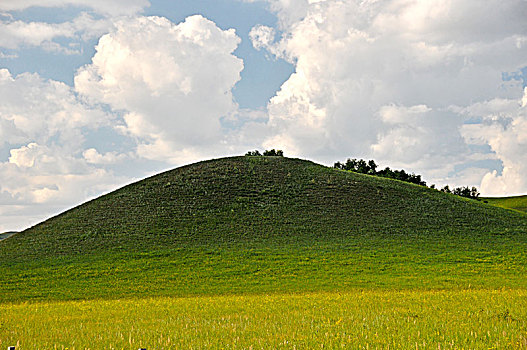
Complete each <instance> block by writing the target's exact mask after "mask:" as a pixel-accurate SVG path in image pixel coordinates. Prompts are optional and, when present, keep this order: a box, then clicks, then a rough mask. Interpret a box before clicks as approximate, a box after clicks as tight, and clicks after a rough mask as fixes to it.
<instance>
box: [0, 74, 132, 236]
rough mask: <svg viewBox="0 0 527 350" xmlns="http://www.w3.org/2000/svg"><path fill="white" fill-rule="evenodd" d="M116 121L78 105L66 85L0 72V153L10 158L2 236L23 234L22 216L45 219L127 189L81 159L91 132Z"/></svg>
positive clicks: (3, 177) (1, 176)
mask: <svg viewBox="0 0 527 350" xmlns="http://www.w3.org/2000/svg"><path fill="white" fill-rule="evenodd" d="M114 118H115V117H114V116H111V115H109V114H107V113H105V112H103V111H101V110H100V109H98V108H95V107H92V106H89V105H86V104H85V103H83V102H81V101H79V100H78V99H77V97H76V94H75V92H74V91H73V90H72V88H71V87H69V86H67V85H66V84H63V83H60V82H56V81H48V80H45V79H42V78H41V77H40V76H39V75H37V74H29V73H25V74H21V75H19V76H12V75H11V73H10V72H9V71H8V70H6V69H0V140H1V141H0V142H1V143H0V150H1V151H2V152H1V153H2V154H5V153H7V154H8V156H7V157H6V158H4V159H0V193H1V196H2V204H1V205H0V213H1V215H2V223H1V225H0V230H2V229H13V228H15V229H19V228H23V227H24V226H27V225H28V222H27V220H28V219H27V218H26V219H24V220H22V221H19V222H17V220H19V219H20V217H21V216H27V217H30V218H31V219H29V220H34V219H35V220H36V219H37V218H38V219H43V218H45V217H46V216H49V215H50V214H52V213H55V211H56V210H57V208H61V209H64V208H65V207H68V206H71V205H73V204H75V203H78V202H80V201H82V200H85V199H86V198H90V197H91V196H94V195H97V194H100V193H102V192H104V191H107V190H108V189H111V188H114V187H115V186H117V184H119V183H123V182H124V181H125V180H126V179H123V178H122V177H121V178H120V177H118V176H115V175H114V174H113V173H112V172H111V171H110V170H108V169H104V168H102V167H99V166H97V165H96V164H92V163H91V162H90V161H89V160H87V159H85V157H84V154H83V151H84V149H85V148H86V147H85V143H86V141H87V134H88V132H89V131H90V130H97V129H98V128H101V127H107V126H111V125H112V124H113V123H114ZM91 153H92V158H94V159H96V157H93V152H91ZM112 156H113V157H115V158H119V157H122V156H119V155H117V154H112ZM101 157H102V160H106V161H108V160H110V159H109V158H111V156H109V155H104V156H101ZM92 160H93V159H92ZM39 204H45V207H39ZM43 208H45V209H43ZM22 213H24V214H22ZM35 213H38V215H37V214H35ZM31 223H35V221H31Z"/></svg>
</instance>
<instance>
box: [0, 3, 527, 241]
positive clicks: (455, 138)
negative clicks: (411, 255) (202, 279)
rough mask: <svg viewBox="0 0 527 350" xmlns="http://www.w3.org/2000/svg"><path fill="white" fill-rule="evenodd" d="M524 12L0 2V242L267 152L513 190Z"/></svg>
mask: <svg viewBox="0 0 527 350" xmlns="http://www.w3.org/2000/svg"><path fill="white" fill-rule="evenodd" d="M526 14H527V3H526V2H525V1H524V0H506V1H497V0H489V1H486V2H485V3H481V2H480V1H476V0H459V1H456V2H451V1H447V0H431V1H418V0H409V1H400V0H380V1H359V0H350V1H340V0H215V1H211V0H199V1H186V0H180V1H159V0H150V1H149V0H90V1H88V0H48V1H46V2H45V7H43V4H42V2H40V1H36V0H4V1H2V2H0V99H1V101H0V140H1V142H0V218H1V220H0V231H5V230H20V229H24V228H26V227H28V226H30V225H33V224H35V223H37V222H39V221H41V220H43V219H45V218H47V217H49V216H51V215H54V214H56V213H59V212H61V211H63V210H65V209H67V208H70V207H72V206H74V205H76V204H79V203H82V202H83V201H85V200H87V199H90V198H94V197H97V196H99V195H101V194H103V193H106V192H108V191H111V190H113V189H115V188H118V187H120V186H122V185H124V184H126V183H130V182H132V181H135V180H137V179H140V178H142V177H144V176H147V175H151V174H154V173H156V172H159V171H161V170H164V169H169V168H173V167H176V166H180V165H183V164H188V163H192V162H196V161H200V160H203V159H209V158H212V157H221V156H228V155H236V154H243V153H245V152H246V151H247V150H251V149H260V150H263V149H266V148H280V149H283V150H284V151H285V154H286V156H294V157H302V158H308V159H311V160H314V161H317V162H320V163H323V164H327V165H331V164H332V163H333V162H335V161H337V160H345V159H346V158H348V157H357V158H359V157H361V158H371V159H375V160H376V161H377V162H378V163H380V165H381V166H382V167H384V166H390V167H392V168H404V169H406V170H408V171H412V172H416V173H419V174H422V175H423V177H424V179H425V180H427V181H428V183H435V184H437V185H438V186H442V185H445V184H449V185H450V186H461V185H469V186H477V187H478V188H480V190H481V192H482V193H483V194H485V195H494V196H498V195H515V194H525V193H527V177H526V176H525V174H527V152H526V151H527V111H526V109H527V90H526V89H525V86H526V85H527V84H526V80H527V79H526V75H527V22H526V21H525V16H526Z"/></svg>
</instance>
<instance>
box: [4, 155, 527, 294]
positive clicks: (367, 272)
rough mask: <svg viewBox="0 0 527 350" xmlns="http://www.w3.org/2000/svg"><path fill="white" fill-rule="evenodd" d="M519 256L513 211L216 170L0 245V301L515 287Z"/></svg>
mask: <svg viewBox="0 0 527 350" xmlns="http://www.w3.org/2000/svg"><path fill="white" fill-rule="evenodd" d="M526 248H527V217H526V216H525V215H524V214H521V213H516V212H513V211H508V210H503V209H501V208H497V207H494V206H490V205H486V204H484V203H483V202H478V201H474V200H469V199H464V198H461V197H458V196H454V195H450V194H446V193H442V192H439V191H436V190H433V189H429V188H426V187H422V186H417V185H413V184H408V183H403V182H400V181H397V180H391V179H385V178H379V177H372V176H368V175H362V174H356V173H351V172H347V171H342V170H336V169H332V168H328V167H325V166H321V165H318V164H315V163H313V162H310V161H305V160H299V159H290V158H284V157H251V156H246V157H233V158H223V159H216V160H210V161H204V162H200V163H196V164H192V165H188V166H184V167H180V168H177V169H174V170H171V171H167V172H164V173H162V174H159V175H156V176H153V177H150V178H147V179H145V180H142V181H139V182H137V183H134V184H131V185H129V186H126V187H123V188H121V189H119V190H117V191H115V192H112V193H110V194H107V195H105V196H102V197H100V198H98V199H95V200H93V201H90V202H87V203H85V204H83V205H81V206H79V207H76V208H74V209H72V210H69V211H67V212H65V213H63V214H61V215H58V216H56V217H54V218H51V219H49V220H47V221H45V222H43V223H41V224H39V225H37V226H35V227H32V228H30V229H28V230H25V231H23V232H20V233H19V234H17V235H15V236H13V237H12V238H11V239H8V240H4V241H2V242H1V243H0V261H2V265H1V266H0V286H2V287H0V301H1V300H27V299H35V298H36V299H83V298H100V297H102V298H118V297H126V296H152V295H195V294H222V293H261V292H266V293H267V292H275V291H287V292H295V291H306V290H339V289H347V288H372V287H376V288H377V287H378V288H387V287H397V288H411V287H412V286H419V287H426V288H443V287H456V288H457V287H459V286H469V285H471V286H474V285H476V286H482V287H485V286H491V287H494V286H502V285H503V284H504V283H507V285H521V286H523V285H526V282H525V280H524V279H523V278H520V275H519V272H518V271H520V270H518V269H525V267H526V266H527V258H526V257H525V254H524V252H525V249H526ZM480 262H481V263H480ZM489 264H490V265H489ZM504 267H507V269H506V268H504ZM522 271H523V270H522Z"/></svg>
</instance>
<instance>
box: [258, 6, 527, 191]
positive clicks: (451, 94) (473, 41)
mask: <svg viewBox="0 0 527 350" xmlns="http://www.w3.org/2000/svg"><path fill="white" fill-rule="evenodd" d="M268 2H269V3H270V5H271V8H272V9H273V10H274V11H275V12H276V13H277V15H278V16H279V19H280V30H281V31H282V32H283V34H282V36H281V37H280V38H278V40H275V38H274V37H273V34H274V30H273V29H272V28H267V27H264V26H256V27H255V28H253V30H252V32H251V39H252V40H253V46H254V47H255V48H257V49H266V50H268V51H269V52H270V53H272V54H274V55H277V56H279V57H281V58H284V59H286V60H288V61H290V62H291V63H293V64H295V66H296V71H295V73H294V74H293V75H292V76H291V77H290V78H289V80H288V81H286V82H285V83H284V84H283V85H282V87H281V89H280V91H278V92H277V94H276V96H275V97H273V98H272V99H271V101H270V103H269V105H268V109H269V127H270V128H272V130H274V132H273V133H271V136H270V137H269V138H268V139H267V141H266V142H264V144H266V145H273V147H281V148H284V149H286V150H291V151H292V152H294V153H296V154H297V155H305V156H310V157H315V158H316V159H319V160H322V161H326V162H331V161H334V160H335V158H337V159H341V158H343V157H347V156H356V157H375V158H376V159H378V160H380V161H383V162H386V163H389V164H390V165H392V164H394V165H404V166H406V167H407V168H409V170H412V171H419V172H420V173H422V174H423V175H425V178H426V179H428V180H430V181H434V182H444V181H446V180H447V179H450V180H451V179H452V172H453V171H454V169H455V168H458V167H460V166H466V165H467V164H468V163H470V162H474V160H475V159H481V158H482V157H483V155H482V154H474V152H473V150H472V149H471V147H470V144H468V143H467V142H466V140H465V138H464V137H463V135H462V128H463V126H464V125H465V123H467V122H471V121H470V120H469V118H468V117H467V115H466V114H463V113H460V112H459V108H461V109H462V108H464V107H468V106H471V105H473V104H475V103H476V102H478V101H479V102H481V103H484V102H486V101H492V100H494V99H506V100H516V102H517V98H520V99H521V97H519V92H521V91H522V90H523V86H522V82H521V81H519V80H511V81H509V82H504V81H503V80H502V74H503V73H504V72H516V71H518V70H519V69H521V68H522V67H525V66H527V58H526V57H527V47H526V46H525V45H524V44H523V43H524V42H525V38H527V25H526V22H525V14H526V13H527V2H525V1H523V0H510V1H506V2H503V1H496V0H492V1H487V2H485V4H481V2H480V1H475V0H463V1H456V2H452V1H447V0H442V1H434V2H430V1H417V0H410V1H408V0H404V1H402V0H387V1H338V0H325V1H313V0H298V1H289V0H269V1H268ZM455 106H457V107H459V108H458V109H456V108H454V107H455ZM516 128H518V127H516ZM487 144H488V143H487ZM490 146H491V148H492V150H491V151H490V152H487V153H488V154H487V157H488V159H491V158H493V157H498V158H499V159H501V160H502V161H504V163H506V161H505V160H506V158H505V157H506V156H505V155H504V153H503V152H497V151H496V149H497V148H496V147H494V146H492V145H490ZM513 166H516V167H517V165H513ZM480 173H481V172H480ZM475 185H477V184H475Z"/></svg>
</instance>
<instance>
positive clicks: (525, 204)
mask: <svg viewBox="0 0 527 350" xmlns="http://www.w3.org/2000/svg"><path fill="white" fill-rule="evenodd" d="M481 200H482V201H484V202H485V203H489V204H492V205H495V206H497V207H501V208H507V209H514V210H518V211H523V212H527V196H516V197H501V198H491V197H489V198H482V199H481Z"/></svg>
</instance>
